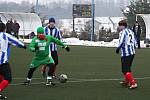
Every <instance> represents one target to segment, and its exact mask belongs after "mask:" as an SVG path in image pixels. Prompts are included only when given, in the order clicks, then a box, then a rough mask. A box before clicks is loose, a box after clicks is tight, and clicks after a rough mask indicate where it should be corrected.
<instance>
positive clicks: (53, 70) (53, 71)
mask: <svg viewBox="0 0 150 100" xmlns="http://www.w3.org/2000/svg"><path fill="white" fill-rule="evenodd" d="M55 71H56V65H55V64H54V65H53V66H52V68H51V74H52V75H53V76H55Z"/></svg>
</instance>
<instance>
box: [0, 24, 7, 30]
mask: <svg viewBox="0 0 150 100" xmlns="http://www.w3.org/2000/svg"><path fill="white" fill-rule="evenodd" d="M5 29H6V25H5V24H4V23H0V32H4V31H5Z"/></svg>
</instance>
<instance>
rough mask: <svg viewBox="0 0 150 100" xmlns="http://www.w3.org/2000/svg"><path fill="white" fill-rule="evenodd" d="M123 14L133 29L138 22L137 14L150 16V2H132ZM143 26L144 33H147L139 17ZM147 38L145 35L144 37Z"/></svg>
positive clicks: (143, 0) (140, 20)
mask: <svg viewBox="0 0 150 100" xmlns="http://www.w3.org/2000/svg"><path fill="white" fill-rule="evenodd" d="M122 13H123V14H124V16H125V17H126V18H127V21H128V24H129V27H132V26H133V24H134V23H135V21H136V14H150V0H136V1H131V2H130V5H129V6H127V8H126V9H125V10H124V9H122ZM137 18H138V21H139V23H140V25H141V26H142V30H143V33H145V23H144V21H143V19H142V18H141V17H137ZM142 36H143V37H145V35H142Z"/></svg>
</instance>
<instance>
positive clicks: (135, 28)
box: [133, 21, 141, 48]
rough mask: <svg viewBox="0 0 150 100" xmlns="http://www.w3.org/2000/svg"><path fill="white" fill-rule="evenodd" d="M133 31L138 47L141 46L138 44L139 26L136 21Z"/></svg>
mask: <svg viewBox="0 0 150 100" xmlns="http://www.w3.org/2000/svg"><path fill="white" fill-rule="evenodd" d="M133 32H134V35H135V37H136V41H137V45H138V48H141V46H140V35H141V26H140V24H139V23H138V22H137V21H136V22H135V24H134V26H133Z"/></svg>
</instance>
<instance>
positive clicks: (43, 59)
mask: <svg viewBox="0 0 150 100" xmlns="http://www.w3.org/2000/svg"><path fill="white" fill-rule="evenodd" d="M52 42H54V43H56V44H57V45H60V46H65V45H64V43H63V42H61V41H60V40H58V39H56V38H54V37H52V36H49V35H46V37H45V39H44V40H40V39H39V38H38V37H37V36H35V37H34V38H33V39H32V41H31V43H30V45H29V49H30V50H31V51H32V52H35V57H34V58H33V59H32V63H31V65H30V67H39V66H40V65H42V64H49V63H53V62H54V61H53V59H52V57H51V56H49V54H50V53H49V49H50V46H49V45H50V44H51V43H52Z"/></svg>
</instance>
